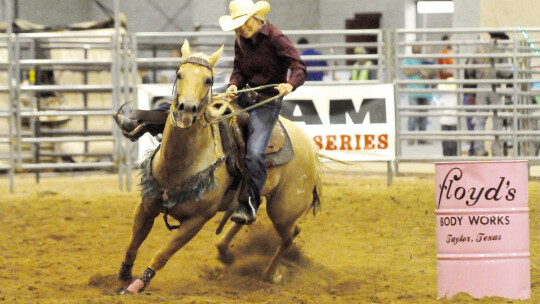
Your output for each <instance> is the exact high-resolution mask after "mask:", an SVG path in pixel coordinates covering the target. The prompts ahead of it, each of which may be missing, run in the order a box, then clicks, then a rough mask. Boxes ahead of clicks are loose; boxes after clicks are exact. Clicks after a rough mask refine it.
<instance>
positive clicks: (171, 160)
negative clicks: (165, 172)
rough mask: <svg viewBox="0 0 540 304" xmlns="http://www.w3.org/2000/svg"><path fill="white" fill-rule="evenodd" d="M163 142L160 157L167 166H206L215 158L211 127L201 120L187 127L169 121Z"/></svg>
mask: <svg viewBox="0 0 540 304" xmlns="http://www.w3.org/2000/svg"><path fill="white" fill-rule="evenodd" d="M161 142H162V143H161V157H160V158H161V160H162V161H164V162H165V163H166V164H167V167H169V166H170V167H176V168H195V167H199V166H203V167H204V166H205V165H206V163H211V162H212V161H214V160H215V159H213V158H215V157H214V154H215V151H214V149H215V147H214V138H213V136H212V130H211V127H210V126H208V127H203V126H202V125H201V123H200V122H199V121H196V122H195V123H194V125H193V126H191V127H190V128H187V129H182V128H177V127H175V126H172V125H170V123H169V122H168V121H167V126H166V127H165V130H164V132H163V139H162V141H161ZM188 171H190V170H188Z"/></svg>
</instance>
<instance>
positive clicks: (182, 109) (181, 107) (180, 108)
mask: <svg viewBox="0 0 540 304" xmlns="http://www.w3.org/2000/svg"><path fill="white" fill-rule="evenodd" d="M178 110H180V111H184V103H183V102H182V103H181V104H180V105H179V106H178Z"/></svg>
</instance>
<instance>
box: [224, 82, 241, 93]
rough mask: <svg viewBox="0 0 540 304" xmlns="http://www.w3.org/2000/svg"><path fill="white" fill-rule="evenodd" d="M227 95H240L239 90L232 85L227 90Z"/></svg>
mask: <svg viewBox="0 0 540 304" xmlns="http://www.w3.org/2000/svg"><path fill="white" fill-rule="evenodd" d="M225 93H227V94H232V95H236V94H238V88H237V87H236V86H235V85H234V84H232V85H230V86H229V87H228V88H227V90H226V91H225Z"/></svg>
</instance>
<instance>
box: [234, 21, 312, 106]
mask: <svg viewBox="0 0 540 304" xmlns="http://www.w3.org/2000/svg"><path fill="white" fill-rule="evenodd" d="M238 39H240V40H241V44H242V47H240V46H239V44H238V40H237V41H236V43H235V45H234V66H233V72H232V74H231V78H230V81H229V85H233V84H234V85H236V86H237V87H238V89H241V88H242V87H244V86H245V85H246V84H249V85H250V86H251V87H258V86H261V85H267V84H274V83H275V84H278V83H287V82H288V83H289V84H291V85H292V86H293V90H295V89H296V88H298V87H299V86H301V85H302V84H303V83H304V81H305V80H306V65H305V63H304V61H302V59H300V54H299V53H298V51H297V50H296V48H295V47H294V45H293V44H292V43H291V41H290V40H289V39H288V38H287V37H286V36H285V35H283V33H282V32H281V30H280V29H278V28H277V27H275V26H274V25H272V24H270V23H269V22H268V21H267V22H266V24H265V25H263V27H262V28H261V29H260V31H259V32H258V34H257V36H256V39H255V42H253V41H252V40H251V39H245V38H242V37H239V38H238ZM288 69H290V70H291V74H290V76H289V79H288V80H287V70H288ZM260 92H261V93H264V94H269V95H276V94H277V93H278V91H277V90H275V89H274V88H269V89H265V90H262V91H260Z"/></svg>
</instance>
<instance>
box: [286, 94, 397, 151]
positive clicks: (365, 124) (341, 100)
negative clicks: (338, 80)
mask: <svg viewBox="0 0 540 304" xmlns="http://www.w3.org/2000/svg"><path fill="white" fill-rule="evenodd" d="M394 111H395V110H394V87H393V85H392V84H375V85H361V84H346V85H345V84H344V85H341V84H340V85H332V86H330V85H320V86H307V85H305V86H301V87H299V88H298V89H297V90H296V91H294V92H293V93H291V94H289V95H288V96H287V97H285V100H284V101H283V106H282V108H281V115H283V116H284V117H286V118H288V119H290V120H292V121H294V122H295V123H297V124H298V125H300V126H302V128H303V129H304V130H305V131H306V132H307V133H308V134H309V135H310V136H311V137H312V138H313V142H314V143H315V145H316V146H317V147H318V148H319V149H320V152H321V153H322V154H325V155H328V156H331V157H334V158H337V159H340V160H345V161H373V160H377V161H378V160H382V161H393V160H394V159H395V155H396V152H395V151H396V149H395V130H396V128H395V120H394V117H395V116H394V115H395V114H394Z"/></svg>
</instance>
